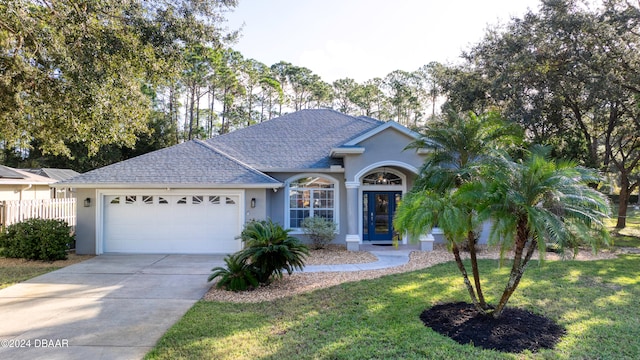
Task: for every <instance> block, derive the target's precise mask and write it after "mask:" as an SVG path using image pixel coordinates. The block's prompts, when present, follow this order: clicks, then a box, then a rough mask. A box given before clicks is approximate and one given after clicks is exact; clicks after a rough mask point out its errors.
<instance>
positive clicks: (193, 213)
mask: <svg viewBox="0 0 640 360" xmlns="http://www.w3.org/2000/svg"><path fill="white" fill-rule="evenodd" d="M242 202H243V194H242V192H220V193H217V192H197V193H187V194H185V193H182V194H166V193H165V194H161V193H144V192H140V193H135V192H123V193H114V194H103V195H102V215H101V216H102V239H101V240H102V241H101V243H102V246H101V248H102V251H101V252H100V251H99V253H170V254H180V253H183V254H195V253H198V254H207V253H208V254H212V253H233V252H235V251H238V250H240V249H241V241H240V240H239V239H236V237H237V236H238V235H239V234H240V232H241V231H242V224H243V221H244V219H243V216H242ZM98 247H99V248H100V241H99V243H98Z"/></svg>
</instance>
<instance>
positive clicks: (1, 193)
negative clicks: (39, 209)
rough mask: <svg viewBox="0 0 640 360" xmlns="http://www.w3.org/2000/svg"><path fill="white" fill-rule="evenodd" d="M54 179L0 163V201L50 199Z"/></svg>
mask: <svg viewBox="0 0 640 360" xmlns="http://www.w3.org/2000/svg"><path fill="white" fill-rule="evenodd" d="M55 182H56V180H54V179H51V178H48V177H44V176H40V175H36V174H32V173H30V172H27V171H23V170H19V169H14V168H10V167H8V166H4V165H0V201H8V200H39V199H50V198H51V189H50V187H49V185H50V184H53V183H55Z"/></svg>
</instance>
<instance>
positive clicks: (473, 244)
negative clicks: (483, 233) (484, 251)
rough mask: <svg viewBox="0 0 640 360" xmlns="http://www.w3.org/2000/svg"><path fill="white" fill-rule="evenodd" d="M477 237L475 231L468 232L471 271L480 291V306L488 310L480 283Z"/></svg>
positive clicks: (478, 291) (477, 289)
mask: <svg viewBox="0 0 640 360" xmlns="http://www.w3.org/2000/svg"><path fill="white" fill-rule="evenodd" d="M475 240H476V237H475V234H474V233H473V231H469V233H468V234H467V243H468V246H469V256H470V258H471V272H472V273H473V281H474V284H475V286H476V292H477V293H478V302H479V303H480V307H482V308H483V309H485V310H487V309H488V308H489V307H488V306H487V303H486V301H485V300H484V294H483V293H482V285H481V284H480V270H479V269H478V259H477V257H476V241H475Z"/></svg>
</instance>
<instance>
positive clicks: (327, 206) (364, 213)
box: [53, 109, 424, 254]
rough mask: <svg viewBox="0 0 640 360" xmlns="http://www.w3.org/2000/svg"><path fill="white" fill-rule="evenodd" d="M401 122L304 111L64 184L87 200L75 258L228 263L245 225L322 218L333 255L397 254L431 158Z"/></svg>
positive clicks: (293, 224)
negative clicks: (342, 249) (398, 221)
mask: <svg viewBox="0 0 640 360" xmlns="http://www.w3.org/2000/svg"><path fill="white" fill-rule="evenodd" d="M417 136H418V134H417V133H415V132H413V131H411V130H409V129H408V128H406V127H404V126H401V125H399V124H398V123H396V122H392V121H389V122H382V121H379V120H376V119H373V118H370V117H365V116H359V117H355V116H349V115H345V114H342V113H339V112H336V111H333V110H327V109H315V110H302V111H298V112H295V113H291V114H288V115H284V116H281V117H278V118H275V119H272V120H269V121H266V122H263V123H260V124H256V125H253V126H249V127H247V128H244V129H240V130H236V131H234V132H232V133H229V134H224V135H219V136H216V137H213V138H211V139H209V140H206V141H201V140H191V141H187V142H185V143H182V144H178V145H175V146H172V147H169V148H165V149H161V150H158V151H154V152H151V153H148V154H145V155H142V156H138V157H135V158H132V159H129V160H126V161H122V162H119V163H115V164H112V165H109V166H106V167H103V168H99V169H96V170H93V171H89V172H87V173H84V174H81V175H79V176H77V177H74V178H71V179H69V180H64V181H61V182H59V183H57V184H55V185H53V186H54V187H65V188H75V189H76V192H77V197H78V203H79V204H83V205H79V206H78V214H77V216H78V218H77V229H76V240H77V245H76V250H77V252H78V253H82V254H102V253H231V252H235V251H237V250H240V249H241V247H242V244H241V242H240V240H239V239H238V238H237V237H238V235H239V234H240V232H241V231H242V228H243V225H244V224H245V222H247V221H249V220H252V219H267V218H270V219H272V220H274V221H276V222H278V223H280V224H282V225H284V226H285V227H286V228H289V229H292V233H293V234H302V231H301V229H300V223H301V221H302V220H303V219H304V218H306V217H309V216H322V217H324V218H328V219H331V220H333V221H334V222H336V223H337V224H338V231H337V234H336V239H335V240H334V242H335V243H341V244H347V247H348V248H349V249H350V250H357V249H358V248H359V246H360V245H361V244H390V243H391V242H392V241H393V239H394V238H396V239H399V241H400V243H406V242H407V237H406V235H404V234H399V233H397V232H396V231H394V229H393V225H392V219H393V215H394V211H395V209H396V206H397V204H398V202H399V201H400V199H401V198H402V195H403V194H404V193H406V192H407V191H408V190H410V189H411V186H412V184H413V181H414V179H415V177H416V174H417V173H418V171H419V170H418V169H419V168H420V166H421V165H422V164H423V162H424V153H422V152H421V151H415V150H406V151H405V147H406V146H407V144H409V143H410V142H412V141H413V140H414V139H416V137H417Z"/></svg>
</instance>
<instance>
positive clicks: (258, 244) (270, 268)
mask: <svg viewBox="0 0 640 360" xmlns="http://www.w3.org/2000/svg"><path fill="white" fill-rule="evenodd" d="M240 237H241V238H242V240H243V241H244V242H245V248H244V249H243V250H241V251H240V252H239V256H240V258H241V259H242V260H244V261H246V262H247V263H249V264H251V265H252V266H253V267H254V268H255V269H256V271H257V274H258V280H259V281H260V282H261V283H268V282H269V281H270V278H271V276H276V277H278V278H282V274H283V270H284V271H286V272H287V273H288V274H291V273H292V272H293V271H294V270H296V269H298V270H302V269H303V268H304V261H305V259H306V257H307V256H309V249H308V248H307V246H306V245H305V244H303V243H301V242H300V240H298V239H297V238H295V237H293V236H291V235H290V234H289V230H285V229H283V228H282V226H280V225H278V224H276V223H274V222H273V221H271V220H264V221H252V222H250V223H248V224H247V225H246V226H245V229H244V230H243V231H242V234H241V235H240Z"/></svg>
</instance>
